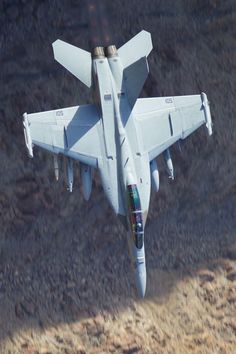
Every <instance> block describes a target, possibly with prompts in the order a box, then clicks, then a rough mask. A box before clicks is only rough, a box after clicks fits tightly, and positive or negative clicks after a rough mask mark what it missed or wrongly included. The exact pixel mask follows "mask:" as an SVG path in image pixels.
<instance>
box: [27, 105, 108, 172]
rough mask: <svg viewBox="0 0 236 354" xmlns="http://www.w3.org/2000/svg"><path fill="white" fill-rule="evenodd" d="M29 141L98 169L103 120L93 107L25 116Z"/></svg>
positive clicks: (31, 154)
mask: <svg viewBox="0 0 236 354" xmlns="http://www.w3.org/2000/svg"><path fill="white" fill-rule="evenodd" d="M23 124H24V134H25V142H26V146H27V148H28V152H29V155H30V156H31V157H33V149H32V148H33V145H37V146H39V147H41V148H43V149H46V150H48V151H51V152H53V153H56V154H58V153H62V154H64V155H66V156H68V157H72V158H74V159H77V160H80V161H81V162H83V163H85V164H87V165H90V166H93V167H97V166H98V160H99V159H100V158H102V150H101V141H102V139H101V137H100V135H101V120H100V117H99V114H98V111H97V109H96V106H95V105H93V104H89V105H82V106H75V107H69V108H63V109H57V110H52V111H46V112H39V113H33V114H27V113H24V115H23Z"/></svg>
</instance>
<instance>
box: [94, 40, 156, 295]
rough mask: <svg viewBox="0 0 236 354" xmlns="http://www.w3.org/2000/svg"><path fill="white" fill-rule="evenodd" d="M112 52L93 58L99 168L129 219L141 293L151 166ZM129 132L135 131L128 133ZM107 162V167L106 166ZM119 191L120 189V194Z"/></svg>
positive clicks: (110, 195) (117, 207)
mask: <svg viewBox="0 0 236 354" xmlns="http://www.w3.org/2000/svg"><path fill="white" fill-rule="evenodd" d="M111 47H112V49H113V53H112V55H110V57H108V58H107V57H105V56H103V55H101V54H100V55H99V57H97V58H96V57H95V58H94V59H93V71H94V84H95V85H97V87H95V92H96V93H97V96H98V103H99V109H100V112H101V118H102V119H101V124H103V133H104V153H105V154H104V155H105V156H106V160H105V162H104V159H103V161H102V162H101V163H103V166H102V168H100V171H102V172H101V179H102V184H103V188H104V192H105V194H106V196H107V198H108V200H109V202H110V204H111V205H112V207H113V209H114V211H115V213H116V214H118V215H120V216H121V217H123V218H124V217H125V218H126V219H127V224H128V225H129V229H130V231H131V234H132V239H131V240H130V238H129V244H130V249H131V253H132V255H133V260H134V266H135V269H136V280H137V285H138V289H139V293H140V295H141V296H144V293H145V287H146V267H145V253H144V226H145V222H146V217H147V212H148V206H149V200H150V165H149V158H148V155H145V154H143V153H142V147H141V144H140V139H139V136H138V132H137V130H136V127H135V125H134V124H133V127H131V129H130V127H129V129H127V130H126V126H127V125H128V124H131V125H132V123H133V122H132V120H133V119H131V117H130V115H131V108H130V105H129V102H128V99H127V94H126V88H125V78H124V76H123V67H122V63H121V61H120V59H119V57H118V55H117V53H116V50H115V48H114V46H111ZM127 131H132V132H133V134H130V135H128V134H127ZM104 163H105V166H104ZM117 190H118V191H119V192H118V193H117Z"/></svg>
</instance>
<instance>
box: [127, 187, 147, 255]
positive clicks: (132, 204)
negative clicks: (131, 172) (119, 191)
mask: <svg viewBox="0 0 236 354" xmlns="http://www.w3.org/2000/svg"><path fill="white" fill-rule="evenodd" d="M127 191H128V206H129V220H130V224H131V230H132V233H133V236H134V242H135V245H136V247H137V248H139V249H140V248H142V247H143V237H144V230H143V217H142V209H141V203H140V197H139V192H138V188H137V185H136V184H130V185H128V186H127Z"/></svg>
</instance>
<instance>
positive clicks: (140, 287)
mask: <svg viewBox="0 0 236 354" xmlns="http://www.w3.org/2000/svg"><path fill="white" fill-rule="evenodd" d="M136 286H137V291H138V295H139V297H141V298H144V296H145V292H146V266H145V262H143V263H139V264H137V268H136Z"/></svg>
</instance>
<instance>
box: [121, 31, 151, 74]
mask: <svg viewBox="0 0 236 354" xmlns="http://www.w3.org/2000/svg"><path fill="white" fill-rule="evenodd" d="M151 50H152V38H151V34H150V33H149V32H147V31H141V32H139V33H138V34H136V36H134V37H133V38H131V39H130V40H129V41H128V42H126V43H125V44H124V45H123V46H122V47H120V48H119V49H118V55H119V57H120V58H121V61H122V64H123V66H124V68H126V67H127V66H129V65H131V64H133V63H134V62H136V61H137V60H139V59H140V58H143V57H147V56H148V54H149V53H150V52H151Z"/></svg>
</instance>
